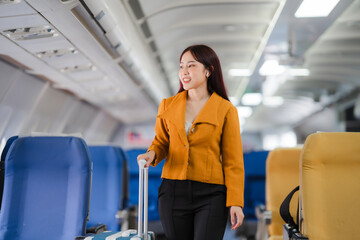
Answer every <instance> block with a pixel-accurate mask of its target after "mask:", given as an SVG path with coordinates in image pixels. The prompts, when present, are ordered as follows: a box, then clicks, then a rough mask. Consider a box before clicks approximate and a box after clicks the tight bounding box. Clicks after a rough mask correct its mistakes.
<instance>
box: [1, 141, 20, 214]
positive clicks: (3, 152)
mask: <svg viewBox="0 0 360 240" xmlns="http://www.w3.org/2000/svg"><path fill="white" fill-rule="evenodd" d="M16 139H18V136H12V137H10V138H9V139H8V140H7V141H6V144H5V147H4V149H3V151H2V153H1V158H0V209H1V203H2V195H3V191H4V177H5V157H6V154H7V153H8V151H9V148H10V146H11V144H12V143H13V142H14V141H15V140H16Z"/></svg>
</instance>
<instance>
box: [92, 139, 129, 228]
mask: <svg viewBox="0 0 360 240" xmlns="http://www.w3.org/2000/svg"><path fill="white" fill-rule="evenodd" d="M89 152H90V156H91V159H92V161H93V177H92V186H91V198H90V199H91V200H90V219H89V222H88V226H89V227H92V226H94V225H97V224H99V223H101V224H105V225H107V229H108V230H110V231H119V230H120V226H119V223H118V220H117V219H116V213H117V212H118V211H119V210H122V209H124V208H126V207H127V198H128V193H127V191H128V186H127V185H128V184H129V181H128V169H127V161H126V157H125V154H124V152H123V150H122V149H121V148H120V147H115V146H89Z"/></svg>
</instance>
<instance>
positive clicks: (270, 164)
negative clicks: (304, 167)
mask: <svg viewBox="0 0 360 240" xmlns="http://www.w3.org/2000/svg"><path fill="white" fill-rule="evenodd" d="M300 154H301V148H300V147H295V148H276V149H274V150H272V151H271V152H270V153H269V155H268V157H267V160H266V209H267V210H269V211H271V213H272V217H271V224H270V225H269V226H268V232H269V235H270V236H271V237H273V238H274V237H275V236H278V237H281V238H282V235H283V232H282V229H283V225H284V224H285V222H284V220H283V219H282V218H281V217H280V213H279V209H280V205H281V203H282V202H283V201H284V199H285V197H286V196H287V195H288V194H289V192H291V190H293V189H294V188H295V187H297V186H299V159H300ZM293 199H296V201H292V202H291V203H292V204H290V213H291V215H292V216H293V217H294V218H296V216H297V208H298V201H297V199H298V195H296V196H294V198H293Z"/></svg>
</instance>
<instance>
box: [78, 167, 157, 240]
mask: <svg viewBox="0 0 360 240" xmlns="http://www.w3.org/2000/svg"><path fill="white" fill-rule="evenodd" d="M145 164H146V161H145V160H140V161H139V168H140V170H139V209H138V230H135V229H130V230H126V231H121V232H109V231H106V232H102V233H100V234H96V235H93V236H89V237H86V238H85V240H155V234H154V233H153V232H149V231H148V177H149V168H145V167H144V166H145Z"/></svg>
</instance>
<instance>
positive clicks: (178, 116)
mask: <svg viewBox="0 0 360 240" xmlns="http://www.w3.org/2000/svg"><path fill="white" fill-rule="evenodd" d="M186 97H187V91H183V92H181V93H179V94H177V95H175V96H174V100H173V101H172V102H171V103H170V105H169V106H167V107H166V110H165V111H164V112H163V113H162V114H161V115H160V116H159V117H162V118H164V119H167V120H169V121H170V122H172V123H173V124H174V125H175V126H176V130H177V132H178V134H179V136H180V139H181V140H182V141H183V143H184V144H186V145H187V144H188V139H187V136H186V132H185V110H186Z"/></svg>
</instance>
